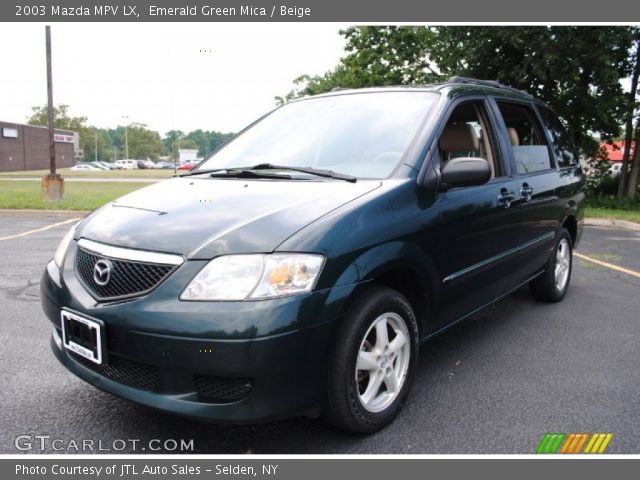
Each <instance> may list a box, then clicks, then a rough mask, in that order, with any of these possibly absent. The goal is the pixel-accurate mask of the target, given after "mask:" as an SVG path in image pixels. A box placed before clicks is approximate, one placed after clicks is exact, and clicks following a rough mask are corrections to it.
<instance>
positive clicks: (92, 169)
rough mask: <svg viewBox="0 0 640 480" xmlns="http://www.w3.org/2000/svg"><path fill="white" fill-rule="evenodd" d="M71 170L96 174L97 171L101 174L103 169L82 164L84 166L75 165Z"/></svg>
mask: <svg viewBox="0 0 640 480" xmlns="http://www.w3.org/2000/svg"><path fill="white" fill-rule="evenodd" d="M71 170H73V171H76V172H77V171H79V170H80V171H87V170H91V171H94V172H96V171H97V172H99V171H101V170H102V169H101V168H98V167H94V166H93V165H86V164H82V165H74V166H73V167H71Z"/></svg>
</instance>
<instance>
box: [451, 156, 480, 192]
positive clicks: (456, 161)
mask: <svg viewBox="0 0 640 480" xmlns="http://www.w3.org/2000/svg"><path fill="white" fill-rule="evenodd" d="M441 174H442V176H441V185H442V188H443V189H445V190H446V189H448V188H453V187H470V186H473V185H483V184H485V183H487V182H488V181H489V179H490V178H491V165H489V161H488V160H486V159H484V158H478V157H459V158H452V159H451V160H449V161H447V162H446V163H445V164H444V165H443V166H442V170H441Z"/></svg>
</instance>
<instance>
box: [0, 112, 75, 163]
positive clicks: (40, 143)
mask: <svg viewBox="0 0 640 480" xmlns="http://www.w3.org/2000/svg"><path fill="white" fill-rule="evenodd" d="M54 133H55V141H56V167H58V168H64V167H71V166H72V165H73V164H74V151H75V150H76V149H77V148H78V147H77V144H78V134H77V133H76V132H71V131H68V130H55V132H54ZM48 168H49V131H48V129H47V128H46V127H37V126H34V125H20V124H18V123H10V122H3V121H0V172H16V171H21V170H43V169H48Z"/></svg>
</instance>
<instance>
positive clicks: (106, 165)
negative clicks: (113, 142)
mask: <svg viewBox="0 0 640 480" xmlns="http://www.w3.org/2000/svg"><path fill="white" fill-rule="evenodd" d="M93 163H94V164H95V165H97V166H98V167H101V168H103V169H104V170H118V167H117V166H116V165H115V164H113V163H109V162H101V161H97V162H93Z"/></svg>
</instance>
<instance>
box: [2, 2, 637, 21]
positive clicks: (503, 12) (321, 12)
mask: <svg viewBox="0 0 640 480" xmlns="http://www.w3.org/2000/svg"><path fill="white" fill-rule="evenodd" d="M0 21H3V22H16V21H17V22H92V21H93V22H185V21H186V22H301V21H302V22H386V23H394V22H406V23H433V22H465V23H471V22H489V23H495V22H516V23H526V22H543V23H550V22H571V23H577V22H626V23H629V22H640V4H639V3H633V2H629V1H628V0H609V1H608V2H606V3H602V2H601V1H598V0H581V1H579V2H576V1H574V0H560V1H557V0H538V1H536V2H514V1H513V0H483V1H482V2H478V1H475V0H457V1H455V2H451V1H435V0H429V1H416V0H393V1H390V2H372V1H362V0H360V1H356V0H351V1H344V0H342V1H337V0H293V1H292V0H283V1H279V0H247V1H242V0H235V1H234V0H220V1H206V0H205V1H203V0H191V1H186V2H185V1H180V0H149V1H146V0H131V1H126V2H121V1H115V0H104V1H95V0H57V1H53V2H45V1H44V0H14V1H13V2H11V1H8V2H2V3H0Z"/></svg>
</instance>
